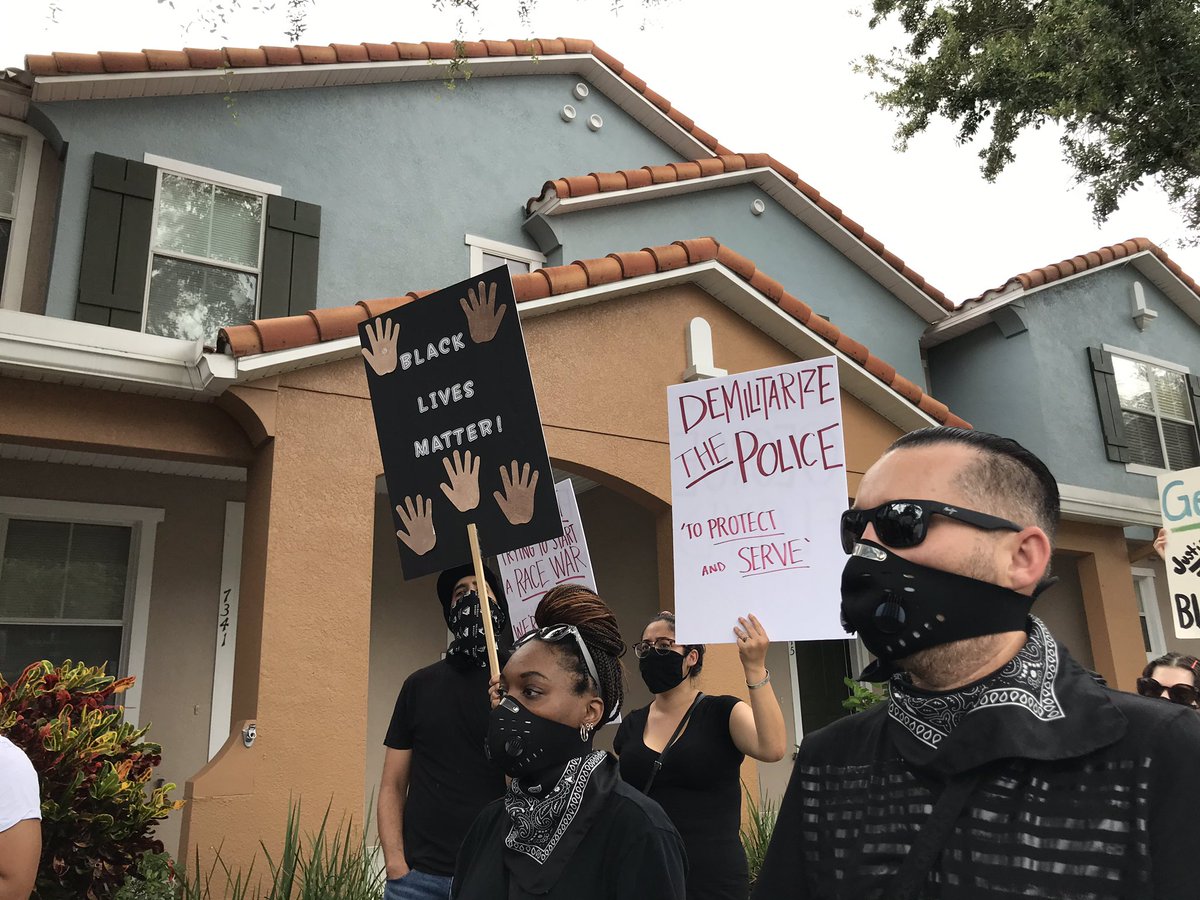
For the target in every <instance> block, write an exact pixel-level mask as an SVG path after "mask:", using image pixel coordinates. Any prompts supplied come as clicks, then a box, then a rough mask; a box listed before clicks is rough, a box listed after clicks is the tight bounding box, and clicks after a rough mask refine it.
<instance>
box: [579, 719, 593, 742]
mask: <svg viewBox="0 0 1200 900" xmlns="http://www.w3.org/2000/svg"><path fill="white" fill-rule="evenodd" d="M591 736H592V726H591V725H589V724H588V723H587V722H583V723H582V724H580V726H579V739H580V740H581V741H583V742H584V743H585V744H586V743H587V741H588V738H590V737H591Z"/></svg>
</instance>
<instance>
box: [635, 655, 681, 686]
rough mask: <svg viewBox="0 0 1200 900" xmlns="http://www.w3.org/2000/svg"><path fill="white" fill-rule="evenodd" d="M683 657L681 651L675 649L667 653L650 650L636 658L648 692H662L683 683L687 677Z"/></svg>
mask: <svg viewBox="0 0 1200 900" xmlns="http://www.w3.org/2000/svg"><path fill="white" fill-rule="evenodd" d="M684 658H685V657H684V655H683V654H682V653H679V652H678V651H675V650H672V651H670V652H669V653H659V652H658V651H657V650H651V651H650V652H649V653H647V654H646V655H645V656H644V657H643V658H641V659H639V660H638V670H639V671H640V672H641V673H642V681H644V682H646V687H648V688H650V693H652V694H662V693H665V692H666V691H669V690H671V688H673V687H678V686H679V685H680V684H682V683H683V679H685V678H686V677H687V675H686V674H684V671H683V660H684Z"/></svg>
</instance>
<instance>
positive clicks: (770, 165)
mask: <svg viewBox="0 0 1200 900" xmlns="http://www.w3.org/2000/svg"><path fill="white" fill-rule="evenodd" d="M749 169H771V170H772V171H773V172H775V174H777V175H779V176H780V177H781V178H783V180H784V181H786V182H788V183H789V184H791V185H792V187H794V188H796V190H798V191H800V193H802V194H803V195H804V196H805V197H807V198H808V199H809V200H811V201H812V202H813V203H814V204H815V205H816V206H817V208H819V209H820V210H821V212H823V213H825V215H827V216H829V218H831V219H833V220H834V221H835V222H837V223H838V224H839V225H841V226H842V227H843V228H844V229H846V231H848V232H849V233H850V234H852V235H854V237H856V238H858V239H859V240H860V241H862V243H863V244H864V245H865V246H866V247H867V249H868V250H870V251H871V252H872V253H874V254H875V255H876V256H878V257H879V258H880V259H882V260H883V261H884V262H885V263H887V265H889V266H890V267H891V268H893V269H895V270H896V271H897V272H899V273H900V275H901V276H903V277H904V278H907V279H908V280H909V281H910V282H912V284H913V285H915V286H916V288H917V289H918V290H919V291H921V292H922V293H924V294H925V295H926V296H928V297H929V298H931V299H932V300H934V301H936V302H937V304H938V305H939V306H941V307H942V308H943V309H945V310H949V311H953V310H954V309H955V306H954V303H953V302H952V301H951V300H950V299H949V298H948V297H947V296H946V295H945V294H944V293H942V292H941V291H940V290H938V289H937V288H936V287H934V286H933V285H932V284H930V283H929V282H928V281H926V280H925V278H924V277H923V276H922V275H921V274H920V273H918V272H916V271H915V270H913V269H911V268H909V267H908V265H907V264H905V262H904V260H902V259H901V258H900V257H898V256H897V255H896V254H895V253H892V252H891V251H890V250H888V249H887V247H885V246H884V244H883V241H881V240H879V239H878V238H876V237H875V236H874V235H872V234H870V233H869V232H868V231H867V230H866V229H865V228H863V227H862V225H860V224H858V222H856V221H855V220H854V219H852V218H850V217H849V216H848V215H846V214H845V213H844V212H842V209H841V207H839V206H836V205H835V204H833V203H831V202H830V201H829V200H828V199H827V198H826V197H824V196H822V195H821V192H820V191H818V190H817V189H816V188H815V187H813V186H812V185H811V184H809V183H808V182H807V181H805V180H804V179H802V178H801V177H800V176H799V174H798V173H797V172H796V170H795V169H792V168H790V167H789V166H786V165H784V164H783V163H781V162H780V161H779V160H777V159H776V158H775V157H773V156H771V155H770V154H769V153H723V154H717V155H716V156H713V157H711V158H706V159H696V160H689V161H687V162H681V163H676V162H672V163H667V164H665V165H661V166H653V165H650V166H642V167H641V168H640V169H621V170H619V171H617V172H589V173H588V174H587V175H582V176H571V177H567V178H556V179H553V180H551V181H547V182H546V183H545V184H543V185H542V192H541V193H540V194H538V195H537V196H535V197H530V198H529V200H528V201H526V203H525V213H526V215H529V214H531V213H532V212H533V207H534V205H535V204H537V203H541V202H543V201H545V200H547V199H548V198H549V197H550V195H551V194H553V195H554V196H556V197H559V198H562V199H566V198H571V197H586V196H589V195H592V194H602V193H607V192H610V191H625V190H632V189H634V188H642V187H650V186H651V185H654V184H670V183H673V182H679V181H690V180H694V179H700V178H710V177H712V176H715V175H723V174H728V173H730V172H742V171H746V170H749Z"/></svg>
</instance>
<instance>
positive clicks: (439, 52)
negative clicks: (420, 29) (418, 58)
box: [422, 41, 458, 59]
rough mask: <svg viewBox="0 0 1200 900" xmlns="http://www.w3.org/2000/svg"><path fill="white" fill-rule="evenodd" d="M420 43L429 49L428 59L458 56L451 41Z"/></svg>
mask: <svg viewBox="0 0 1200 900" xmlns="http://www.w3.org/2000/svg"><path fill="white" fill-rule="evenodd" d="M422 43H423V44H424V45H425V49H427V50H428V51H429V58H430V59H454V58H456V57H457V56H458V53H457V52H456V51H455V49H454V42H453V41H422Z"/></svg>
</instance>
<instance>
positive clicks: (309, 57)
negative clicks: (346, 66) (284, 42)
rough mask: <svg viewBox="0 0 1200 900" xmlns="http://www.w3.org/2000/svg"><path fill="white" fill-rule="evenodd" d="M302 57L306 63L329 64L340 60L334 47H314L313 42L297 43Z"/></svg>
mask: <svg viewBox="0 0 1200 900" xmlns="http://www.w3.org/2000/svg"><path fill="white" fill-rule="evenodd" d="M296 49H297V50H299V51H300V59H301V61H302V62H303V63H304V64H305V65H310V66H311V65H318V66H329V65H333V64H334V63H336V62H337V61H338V58H337V53H336V52H335V51H334V49H333V47H314V46H312V45H311V44H297V45H296Z"/></svg>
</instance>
